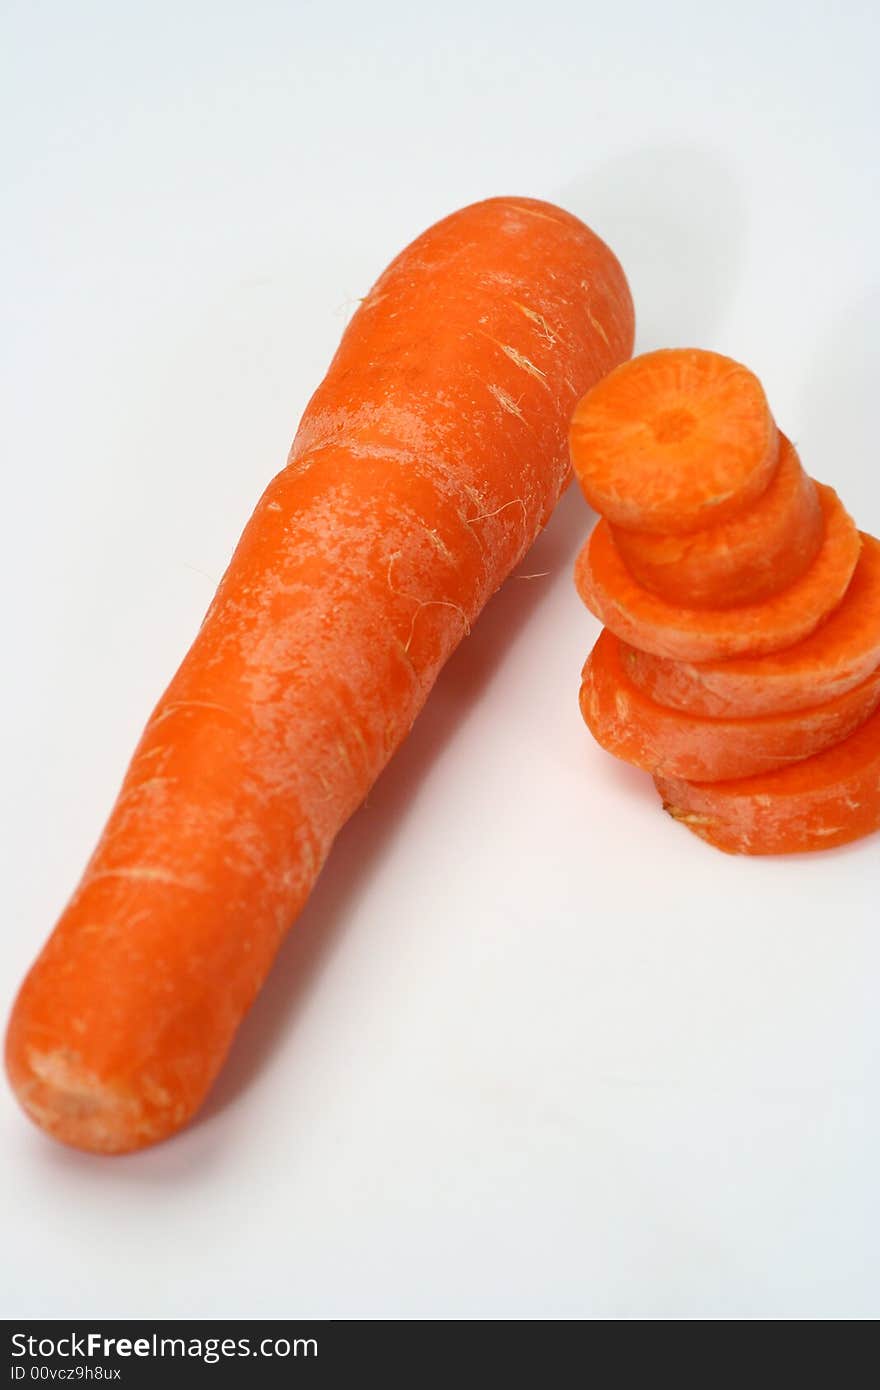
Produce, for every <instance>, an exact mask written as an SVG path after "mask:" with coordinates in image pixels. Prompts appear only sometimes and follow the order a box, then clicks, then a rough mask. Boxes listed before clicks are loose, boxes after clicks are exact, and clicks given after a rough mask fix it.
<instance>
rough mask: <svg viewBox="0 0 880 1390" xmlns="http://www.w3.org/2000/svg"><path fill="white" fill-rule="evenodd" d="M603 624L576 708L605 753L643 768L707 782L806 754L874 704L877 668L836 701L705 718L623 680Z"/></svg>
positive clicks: (878, 695) (616, 647)
mask: <svg viewBox="0 0 880 1390" xmlns="http://www.w3.org/2000/svg"><path fill="white" fill-rule="evenodd" d="M621 646H622V644H621V642H620V641H619V640H618V638H616V637H615V636H614V634H613V633H611V632H609V631H608V630H607V628H606V629H605V631H604V632H603V633H602V634H601V636H600V637H599V640H598V642H597V643H596V645H595V647H594V648H593V650H592V652H591V653H590V655H589V657H588V658H587V662H586V665H585V666H584V669H583V677H582V682H581V696H580V704H581V713H582V714H583V716H584V719H585V720H586V723H587V725H588V727H589V729H590V732H591V733H592V734H593V737H594V738H595V739H596V741H597V742H598V743H600V744H601V745H602V747H603V748H605V749H606V750H607V751H608V752H609V753H613V754H614V756H615V757H617V758H622V759H623V760H624V761H625V762H628V763H633V764H634V765H635V766H636V767H643V768H645V769H646V771H648V772H655V773H662V774H663V775H664V776H667V777H687V778H693V779H696V780H698V781H705V782H712V781H717V780H719V779H720V778H729V777H750V776H752V774H754V773H758V772H769V771H771V770H772V769H773V768H776V767H782V766H783V765H785V764H786V763H790V762H792V761H793V760H796V759H800V758H807V757H809V756H810V755H811V754H813V753H818V752H820V751H821V750H822V749H823V748H829V747H830V746H831V745H832V744H834V743H839V742H840V740H841V739H843V738H846V737H847V735H848V734H851V733H852V731H853V730H854V729H856V728H857V727H858V726H859V724H862V723H864V721H865V720H866V719H867V718H868V717H869V715H871V714H873V713H874V710H875V709H876V708H877V706H878V704H880V670H877V671H874V672H873V673H872V674H871V675H870V676H869V677H868V679H867V680H865V681H863V682H862V683H861V685H857V686H856V687H855V688H854V689H853V690H848V691H847V692H846V694H845V695H839V696H838V697H837V699H836V700H830V701H829V702H828V703H827V704H824V705H818V706H816V707H815V708H813V709H808V710H800V711H798V712H796V713H793V714H792V713H789V714H765V715H763V716H762V717H761V718H759V719H704V718H700V717H699V716H698V715H692V714H685V713H683V712H682V711H681V710H675V709H669V708H668V707H667V706H666V705H658V704H657V703H656V702H655V701H654V700H652V699H651V697H650V696H649V695H646V694H645V692H644V691H643V690H640V689H639V688H638V686H636V685H634V684H633V683H632V681H631V680H630V679H629V677H628V675H627V673H626V668H625V665H624V662H623V660H622V656H621Z"/></svg>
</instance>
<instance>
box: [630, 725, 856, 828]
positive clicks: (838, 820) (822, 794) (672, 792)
mask: <svg viewBox="0 0 880 1390" xmlns="http://www.w3.org/2000/svg"><path fill="white" fill-rule="evenodd" d="M654 783H655V786H656V787H657V791H658V792H659V794H660V797H661V800H662V801H663V807H664V810H666V811H668V812H669V814H670V815H671V816H672V817H673V819H675V820H677V821H680V822H681V823H682V825H685V826H686V827H687V829H688V830H690V831H691V832H692V833H693V834H694V835H697V836H699V838H700V839H702V840H705V841H706V842H707V843H708V844H710V845H714V846H715V848H716V849H721V850H724V851H725V852H726V853H727V854H761V855H764V854H804V853H807V852H809V851H813V850H820V849H835V848H837V846H839V845H846V844H851V843H852V842H853V841H854V840H859V839H861V838H862V836H864V835H870V834H871V833H872V832H873V831H875V830H878V829H880V711H878V712H877V713H875V714H873V715H872V716H871V718H870V719H868V720H866V721H865V723H864V724H862V726H861V727H860V728H859V729H856V731H855V733H853V734H850V736H849V738H847V739H844V741H843V742H842V743H838V744H836V745H835V746H834V747H833V748H829V749H826V751H825V752H823V753H817V754H816V755H815V757H812V758H805V759H804V761H803V762H799V763H795V764H793V765H792V766H791V767H785V768H779V769H778V770H777V771H775V772H769V773H766V774H765V775H763V776H757V777H745V778H741V779H738V780H734V781H729V782H727V781H726V782H702V783H701V782H688V781H685V780H684V779H681V778H675V777H659V776H658V777H655V778H654Z"/></svg>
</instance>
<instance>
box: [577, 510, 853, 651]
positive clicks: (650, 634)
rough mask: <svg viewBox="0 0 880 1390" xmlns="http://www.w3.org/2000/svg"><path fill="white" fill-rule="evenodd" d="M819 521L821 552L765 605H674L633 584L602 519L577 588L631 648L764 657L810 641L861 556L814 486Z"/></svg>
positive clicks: (842, 514)
mask: <svg viewBox="0 0 880 1390" xmlns="http://www.w3.org/2000/svg"><path fill="white" fill-rule="evenodd" d="M817 489H818V492H819V503H820V506H821V508H822V514H823V519H824V537H823V541H822V545H821V547H820V549H819V553H818V555H817V556H816V558H815V560H814V561H813V563H812V565H811V566H810V568H809V569H808V570H807V572H806V574H804V575H802V576H801V578H800V579H798V580H796V581H795V583H794V584H790V585H789V587H788V588H787V589H783V591H782V593H781V594H775V595H774V596H773V597H772V598H769V599H766V600H765V601H764V602H763V603H753V604H745V605H743V606H742V607H741V608H725V609H718V608H705V609H697V608H679V607H676V605H675V604H671V603H667V602H666V601H665V600H664V599H662V598H657V597H656V595H655V594H651V593H649V592H648V590H647V589H645V588H643V587H642V585H641V584H638V583H637V582H636V580H635V579H633V577H632V575H631V574H630V572H629V570H628V569H627V567H626V565H625V564H624V563H623V560H622V559H621V557H620V553H619V551H618V549H617V547H616V545H615V544H614V538H613V537H612V535H611V528H610V527H609V525H608V523H607V521H600V522H599V523H598V525H597V526H596V527H595V528H594V530H593V533H592V535H591V536H590V538H589V540H588V541H587V543H586V545H585V546H584V548H583V549H582V550H581V553H580V555H579V556H578V559H577V563H576V565H575V584H576V585H577V589H578V592H579V594H580V596H581V598H582V599H583V601H584V603H585V604H586V605H587V607H588V608H589V609H590V611H591V612H592V613H595V615H596V617H597V618H599V619H600V621H601V622H603V623H605V625H606V626H607V627H609V628H610V629H611V631H612V632H614V633H616V634H617V636H618V637H621V638H623V640H624V642H627V643H628V644H629V645H630V646H631V647H640V648H641V649H642V650H643V651H646V652H654V653H655V654H656V655H657V656H669V657H672V658H674V659H675V660H677V661H723V660H725V659H727V658H730V657H735V656H763V655H765V654H766V653H767V652H776V651H781V650H782V648H783V647H790V646H792V645H793V644H794V643H795V642H800V641H801V640H802V639H803V638H804V637H807V636H809V634H810V633H811V632H813V631H814V630H815V629H816V628H817V627H818V626H819V624H820V623H821V622H822V620H823V618H826V617H827V616H828V614H829V613H830V612H831V611H832V609H834V608H836V607H837V605H838V603H839V602H840V600H841V599H842V598H843V595H844V594H845V592H846V588H847V585H848V584H849V581H850V579H851V578H852V573H853V570H854V569H855V567H856V561H857V560H858V557H859V547H860V545H861V538H860V536H859V533H858V531H857V530H856V527H855V523H854V522H853V520H852V517H851V516H850V515H849V514H848V512H847V511H846V509H845V508H844V506H843V504H842V502H841V501H840V499H839V497H838V496H837V493H836V492H835V491H834V489H833V488H830V487H826V486H825V485H824V484H821V483H819V484H817Z"/></svg>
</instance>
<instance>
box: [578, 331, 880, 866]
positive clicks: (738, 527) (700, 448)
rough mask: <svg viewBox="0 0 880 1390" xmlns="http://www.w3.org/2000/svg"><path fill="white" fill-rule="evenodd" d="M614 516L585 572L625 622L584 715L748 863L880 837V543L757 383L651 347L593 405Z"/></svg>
mask: <svg viewBox="0 0 880 1390" xmlns="http://www.w3.org/2000/svg"><path fill="white" fill-rule="evenodd" d="M571 455H572V463H573V466H574V470H575V473H576V475H577V477H578V480H579V482H580V484H581V487H582V488H583V491H584V493H585V495H586V497H587V500H588V501H589V502H590V504H591V505H592V506H593V507H595V509H596V510H597V511H598V512H600V513H601V520H600V521H599V522H598V524H597V526H596V527H595V529H594V531H593V533H592V535H591V536H590V538H589V540H588V541H587V543H586V545H585V546H584V548H583V550H582V551H581V554H580V556H579V557H578V561H577V566H576V570H575V581H576V584H577V587H578V591H579V593H580V595H581V597H582V599H583V600H584V602H585V603H586V605H587V607H588V608H589V609H590V610H591V611H592V612H593V613H595V615H596V616H597V617H598V618H599V619H600V620H601V621H602V622H603V623H604V624H605V631H603V633H602V634H601V636H600V637H599V640H598V642H597V643H596V645H595V647H594V648H593V651H592V652H591V653H590V656H589V657H588V659H587V662H586V665H585V666H584V670H583V676H582V682H581V710H582V712H583V716H584V719H585V720H586V722H587V724H588V726H589V728H590V730H591V731H592V733H593V735H594V736H595V738H596V739H597V740H598V742H599V743H600V744H601V745H602V747H603V748H606V749H607V750H608V751H609V752H611V753H613V754H615V755H616V756H617V757H619V758H623V759H624V760H625V761H627V762H630V763H633V764H635V766H637V767H642V768H645V769H646V770H647V771H649V772H651V773H652V774H653V776H654V781H655V784H656V786H657V789H658V791H659V792H660V795H661V797H662V798H663V803H664V806H665V808H666V810H667V811H669V813H670V814H671V815H672V816H674V818H675V819H676V820H679V821H681V822H682V824H683V825H686V826H687V827H688V828H689V829H690V830H692V831H693V832H694V833H695V834H696V835H699V836H701V837H702V838H703V839H704V840H708V841H709V843H710V844H713V845H716V846H717V847H718V848H719V849H723V850H727V851H728V852H730V853H739V854H787V853H793V852H797V851H803V850H813V849H828V848H830V847H832V846H834V845H841V844H845V843H847V842H848V841H850V840H855V839H858V838H859V837H861V836H862V835H866V834H868V833H870V832H871V831H872V830H876V829H877V828H878V827H880V543H878V541H876V540H875V539H874V538H873V537H871V536H868V535H864V534H860V533H859V531H857V530H856V527H855V525H854V523H853V521H852V518H851V517H850V516H849V515H848V513H847V512H846V510H845V508H844V507H843V505H842V503H841V502H840V500H839V498H838V496H837V494H836V493H835V492H834V490H833V489H832V488H830V487H825V486H823V485H822V484H819V483H815V482H814V481H813V479H812V478H810V477H808V475H807V474H806V473H805V471H804V469H803V467H802V466H801V461H800V459H799V457H798V454H797V451H796V449H795V448H794V446H793V445H792V444H791V442H790V441H789V440H788V439H786V438H785V436H784V435H782V434H780V432H779V431H778V430H777V428H776V425H775V423H774V420H773V416H772V414H771V412H770V408H769V406H768V404H767V399H766V397H765V395H764V391H763V389H762V387H761V383H760V382H759V381H758V379H757V377H756V376H755V375H754V374H753V373H752V372H750V371H748V370H747V369H746V368H745V367H743V366H741V365H740V364H739V363H737V362H734V361H732V360H731V359H730V358H728V357H723V356H721V355H720V354H718V353H714V352H703V351H699V350H697V349H681V350H666V351H662V352H652V353H646V354H645V355H644V356H642V357H637V358H634V359H633V361H631V362H627V363H625V364H624V365H623V366H621V367H618V368H617V369H616V370H615V371H613V372H612V373H611V374H610V376H607V377H605V379H604V380H603V381H601V382H599V384H598V385H597V386H595V387H594V388H593V390H592V391H590V392H589V393H588V394H587V395H586V396H585V397H584V398H583V400H582V401H581V402H580V403H579V405H578V407H577V409H576V411H575V414H574V419H573V421H572V427H571Z"/></svg>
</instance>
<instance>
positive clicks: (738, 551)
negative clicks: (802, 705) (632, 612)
mask: <svg viewBox="0 0 880 1390" xmlns="http://www.w3.org/2000/svg"><path fill="white" fill-rule="evenodd" d="M822 529H823V528H822V508H821V507H820V506H819V497H818V494H817V492H816V484H815V483H814V482H813V480H812V478H809V477H808V476H807V474H806V473H805V472H804V470H803V468H802V467H801V461H800V459H799V458H798V455H797V451H796V449H795V448H794V446H793V445H792V444H791V443H790V441H789V440H788V439H786V438H785V436H784V435H782V434H781V435H780V436H779V464H778V467H777V468H776V471H775V473H774V474H773V477H772V478H771V480H770V484H769V486H768V487H767V488H766V490H765V491H764V492H762V494H761V496H760V497H759V498H758V499H757V501H756V502H753V503H752V504H751V506H749V507H747V508H746V509H745V511H743V512H740V514H739V515H738V516H735V517H733V519H732V520H730V521H722V522H720V523H719V524H718V525H717V526H710V527H707V528H706V530H704V531H695V532H693V534H692V535H689V536H671V535H666V536H657V535H653V534H652V533H651V532H649V531H624V530H622V529H621V528H620V527H616V526H614V527H612V531H613V533H614V543H615V545H616V546H617V549H618V550H619V551H620V554H621V556H622V557H623V560H624V562H625V564H626V567H627V569H628V570H629V572H630V574H632V575H633V576H634V578H635V579H637V580H638V582H639V583H640V584H643V585H644V587H645V588H646V589H650V591H651V593H653V594H657V595H659V597H660V598H664V599H666V600H667V602H668V603H679V604H683V605H684V606H685V607H686V608H734V607H736V606H737V604H743V603H758V602H760V601H761V600H762V599H765V598H769V597H770V596H771V595H772V594H777V593H779V592H780V591H781V590H782V589H785V588H787V587H788V585H789V584H793V583H794V581H795V580H796V579H799V578H800V577H801V575H802V574H803V573H804V572H805V571H806V570H807V569H809V567H810V565H811V564H812V563H813V561H814V560H815V558H816V555H817V554H818V552H819V547H820V545H821V544H822Z"/></svg>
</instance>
